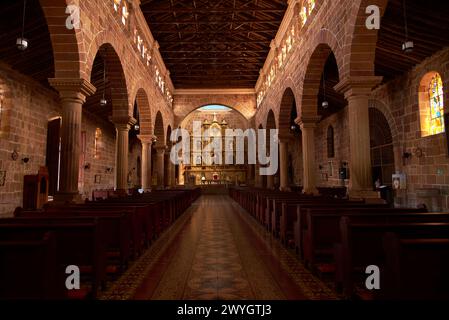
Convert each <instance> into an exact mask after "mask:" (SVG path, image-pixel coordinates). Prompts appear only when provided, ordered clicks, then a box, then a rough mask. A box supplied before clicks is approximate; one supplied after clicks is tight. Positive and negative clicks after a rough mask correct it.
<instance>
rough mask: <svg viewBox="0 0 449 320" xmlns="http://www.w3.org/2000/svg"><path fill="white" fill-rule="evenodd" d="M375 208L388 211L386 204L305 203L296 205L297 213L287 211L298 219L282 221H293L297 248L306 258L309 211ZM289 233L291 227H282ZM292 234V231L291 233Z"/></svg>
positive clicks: (347, 202) (359, 202) (300, 254)
mask: <svg viewBox="0 0 449 320" xmlns="http://www.w3.org/2000/svg"><path fill="white" fill-rule="evenodd" d="M337 207H339V208H365V209H369V208H373V209H376V210H377V209H387V208H388V205H386V204H365V203H364V202H363V201H336V202H329V201H326V202H322V201H321V202H320V203H318V204H317V203H314V204H310V203H304V204H296V212H295V211H293V210H289V211H286V214H289V215H294V214H295V213H296V218H292V217H289V218H283V219H281V220H282V221H293V228H294V230H293V234H294V239H295V248H296V251H297V253H298V254H299V256H300V257H304V252H303V245H302V243H303V241H304V230H306V229H307V212H308V211H307V210H308V209H333V208H337ZM290 226H291V224H290ZM282 228H283V229H284V230H287V231H286V232H288V229H289V225H284V226H283V227H282ZM290 232H291V231H290Z"/></svg>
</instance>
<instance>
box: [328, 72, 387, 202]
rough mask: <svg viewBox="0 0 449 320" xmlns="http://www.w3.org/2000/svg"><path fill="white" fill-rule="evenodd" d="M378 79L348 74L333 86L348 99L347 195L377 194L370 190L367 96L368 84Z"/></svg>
mask: <svg viewBox="0 0 449 320" xmlns="http://www.w3.org/2000/svg"><path fill="white" fill-rule="evenodd" d="M381 80H382V78H381V77H350V78H345V79H344V80H343V81H341V82H340V83H339V84H338V85H337V86H336V87H335V89H336V90H337V91H340V92H343V93H344V94H345V98H346V99H347V100H348V114H349V145H350V153H351V158H350V164H349V177H350V181H349V196H350V197H351V198H379V193H378V192H375V191H373V190H374V187H373V181H372V169H371V145H370V135H369V109H368V100H369V96H370V94H371V90H372V88H373V87H375V86H376V85H377V84H378V83H380V82H381Z"/></svg>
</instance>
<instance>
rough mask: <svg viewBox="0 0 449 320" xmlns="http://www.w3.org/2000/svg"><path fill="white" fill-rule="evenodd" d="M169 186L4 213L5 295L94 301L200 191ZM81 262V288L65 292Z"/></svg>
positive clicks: (0, 224)
mask: <svg viewBox="0 0 449 320" xmlns="http://www.w3.org/2000/svg"><path fill="white" fill-rule="evenodd" d="M200 194H201V191H200V189H180V190H164V191H156V192H151V193H145V194H139V195H133V196H125V197H113V198H109V199H101V200H98V201H86V203H84V204H67V205H64V206H54V205H53V206H47V207H45V208H44V209H43V210H39V211H25V210H22V209H21V208H18V209H17V210H16V211H15V217H14V218H7V219H0V261H1V264H0V299H95V298H96V297H97V296H98V294H99V292H100V290H104V289H105V286H106V284H107V282H108V281H109V280H114V279H116V278H117V277H118V276H119V275H120V274H121V273H123V272H124V271H125V270H126V269H127V268H128V266H129V263H130V262H131V261H132V260H135V259H136V258H138V257H139V256H141V255H142V253H143V252H144V250H145V249H146V248H148V247H149V246H150V245H151V243H152V242H153V241H154V240H155V239H157V238H158V237H159V236H160V235H161V233H162V232H164V230H166V229H167V228H168V227H169V226H170V225H171V224H173V223H174V222H175V221H176V219H177V218H178V217H180V216H181V214H182V213H183V212H185V210H186V209H187V208H188V207H189V206H190V205H191V204H192V203H193V202H194V201H195V200H196V199H197V198H198V197H199V196H200ZM72 265H73V266H77V267H78V268H79V270H80V274H81V286H82V287H81V288H80V290H67V288H66V279H67V277H68V275H67V274H66V268H67V267H68V266H72Z"/></svg>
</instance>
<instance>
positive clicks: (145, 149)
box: [138, 135, 153, 192]
mask: <svg viewBox="0 0 449 320" xmlns="http://www.w3.org/2000/svg"><path fill="white" fill-rule="evenodd" d="M138 138H139V139H140V141H141V142H142V189H143V190H144V191H145V192H146V191H151V145H152V143H153V137H152V136H145V135H139V136H138Z"/></svg>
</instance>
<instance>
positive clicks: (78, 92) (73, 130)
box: [49, 79, 96, 203]
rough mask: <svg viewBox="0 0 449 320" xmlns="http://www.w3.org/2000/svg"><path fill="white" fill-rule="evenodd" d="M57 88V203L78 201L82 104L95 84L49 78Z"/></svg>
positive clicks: (79, 80) (79, 198)
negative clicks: (59, 107) (59, 109)
mask: <svg viewBox="0 0 449 320" xmlns="http://www.w3.org/2000/svg"><path fill="white" fill-rule="evenodd" d="M49 83H50V85H51V86H52V87H53V88H55V89H56V90H58V91H59V96H60V98H61V104H62V127H61V165H60V166H61V167H60V174H59V191H58V193H57V195H56V197H55V201H56V202H61V203H64V202H77V201H80V200H81V196H80V194H79V190H78V177H79V162H80V152H81V150H80V147H81V119H82V107H83V104H84V103H85V102H86V98H87V97H88V96H90V95H92V94H94V93H95V90H96V89H95V87H94V86H93V85H92V84H91V83H90V82H88V81H86V80H84V79H49Z"/></svg>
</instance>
